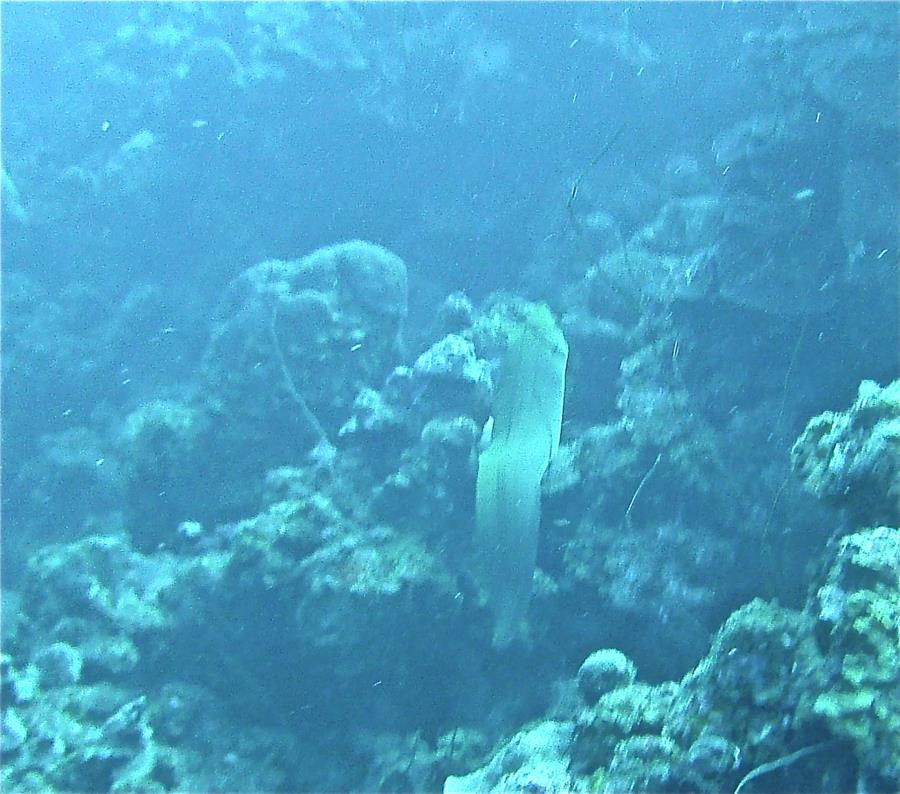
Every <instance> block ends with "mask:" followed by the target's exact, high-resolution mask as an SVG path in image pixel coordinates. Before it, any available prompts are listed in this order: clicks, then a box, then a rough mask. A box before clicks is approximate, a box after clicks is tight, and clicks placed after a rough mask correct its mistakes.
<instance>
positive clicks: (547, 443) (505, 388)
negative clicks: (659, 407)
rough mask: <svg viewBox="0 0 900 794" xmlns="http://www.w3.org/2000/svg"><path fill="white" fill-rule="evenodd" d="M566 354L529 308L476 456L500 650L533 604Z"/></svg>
mask: <svg viewBox="0 0 900 794" xmlns="http://www.w3.org/2000/svg"><path fill="white" fill-rule="evenodd" d="M568 355H569V347H568V345H567V344H566V340H565V337H563V334H562V331H560V329H559V327H558V326H557V324H556V321H555V320H554V319H553V315H552V314H551V312H550V310H549V309H548V308H547V307H546V306H544V305H543V304H539V305H532V306H529V307H528V309H527V311H526V315H525V318H524V320H523V321H522V322H521V323H520V324H517V325H516V327H515V328H514V329H513V332H512V334H511V335H510V340H509V347H508V349H507V351H506V355H505V357H504V360H503V362H502V365H501V370H500V379H499V382H498V384H497V389H496V391H495V395H494V406H493V409H494V410H493V415H494V427H493V435H492V438H491V443H490V446H489V447H488V448H487V449H486V450H485V451H484V452H482V453H481V455H480V456H479V458H478V478H477V481H476V485H475V526H476V531H475V549H476V553H477V555H478V563H479V568H480V569H481V577H480V578H481V580H482V586H483V588H484V590H485V592H486V594H487V598H488V603H489V605H490V607H491V609H492V611H493V613H494V639H493V641H494V646H495V647H498V648H502V647H504V646H507V645H509V643H510V642H512V641H513V640H514V639H515V638H516V637H517V636H518V635H519V633H520V629H521V626H522V621H523V619H524V617H525V613H526V611H527V609H528V602H529V599H530V598H531V583H532V578H533V576H534V566H535V561H536V558H537V545H538V528H539V526H540V523H541V479H542V478H543V476H544V472H545V471H546V470H547V466H548V465H549V463H550V459H551V458H552V457H553V455H555V454H556V450H557V449H558V448H559V434H560V429H561V427H562V412H563V393H564V391H565V379H566V360H567V359H568Z"/></svg>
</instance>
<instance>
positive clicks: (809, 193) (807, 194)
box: [794, 187, 816, 201]
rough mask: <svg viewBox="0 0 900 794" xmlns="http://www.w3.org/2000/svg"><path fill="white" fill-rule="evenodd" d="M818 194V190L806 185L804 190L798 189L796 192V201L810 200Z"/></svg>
mask: <svg viewBox="0 0 900 794" xmlns="http://www.w3.org/2000/svg"><path fill="white" fill-rule="evenodd" d="M815 195H816V191H815V190H813V189H812V188H811V187H805V188H803V190H798V191H797V192H796V193H794V201H809V200H810V199H811V198H812V197H813V196H815Z"/></svg>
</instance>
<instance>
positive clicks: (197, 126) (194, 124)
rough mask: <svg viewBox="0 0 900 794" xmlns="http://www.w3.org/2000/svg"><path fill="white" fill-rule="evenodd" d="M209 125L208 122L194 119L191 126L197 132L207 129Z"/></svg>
mask: <svg viewBox="0 0 900 794" xmlns="http://www.w3.org/2000/svg"><path fill="white" fill-rule="evenodd" d="M207 124H209V122H208V121H204V120H203V119H194V121H192V122H191V126H192V127H193V128H194V129H195V130H199V129H202V128H203V127H205V126H206V125H207Z"/></svg>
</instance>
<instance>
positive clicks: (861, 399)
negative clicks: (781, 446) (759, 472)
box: [791, 380, 900, 525]
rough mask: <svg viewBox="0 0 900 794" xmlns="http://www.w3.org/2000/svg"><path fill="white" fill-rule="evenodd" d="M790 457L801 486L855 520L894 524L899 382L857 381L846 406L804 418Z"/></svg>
mask: <svg viewBox="0 0 900 794" xmlns="http://www.w3.org/2000/svg"><path fill="white" fill-rule="evenodd" d="M791 455H792V461H793V465H794V469H795V470H796V472H797V473H798V474H799V475H800V477H802V478H803V483H804V485H805V487H806V488H807V489H808V490H809V491H810V492H812V493H813V494H815V495H816V496H819V497H821V498H823V499H826V500H827V501H829V502H831V503H833V504H835V505H838V506H840V507H846V508H847V509H848V511H849V512H850V514H851V517H852V519H853V521H854V522H855V523H860V522H869V523H879V522H887V523H890V524H892V525H896V524H898V523H900V381H894V382H893V383H891V384H889V385H887V386H885V387H883V388H882V387H881V386H879V385H878V384H877V383H875V382H874V381H868V380H867V381H863V382H862V383H861V384H860V385H859V391H858V392H857V395H856V400H855V401H854V402H853V405H852V406H850V408H849V409H848V410H846V411H843V412H835V411H826V412H825V413H822V414H820V415H818V416H816V417H814V418H813V419H812V420H810V422H809V423H808V424H807V426H806V429H805V430H804V431H803V433H802V435H801V436H800V438H798V439H797V442H796V444H794V447H793V450H792V452H791Z"/></svg>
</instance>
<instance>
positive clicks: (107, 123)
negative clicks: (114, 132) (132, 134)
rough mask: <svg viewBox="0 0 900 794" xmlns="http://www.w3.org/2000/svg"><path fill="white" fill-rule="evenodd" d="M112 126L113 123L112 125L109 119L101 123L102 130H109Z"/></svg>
mask: <svg viewBox="0 0 900 794" xmlns="http://www.w3.org/2000/svg"><path fill="white" fill-rule="evenodd" d="M111 126H112V125H111V124H110V123H109V122H108V121H104V122H103V123H102V124H101V125H100V132H109V128H110V127H111Z"/></svg>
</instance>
